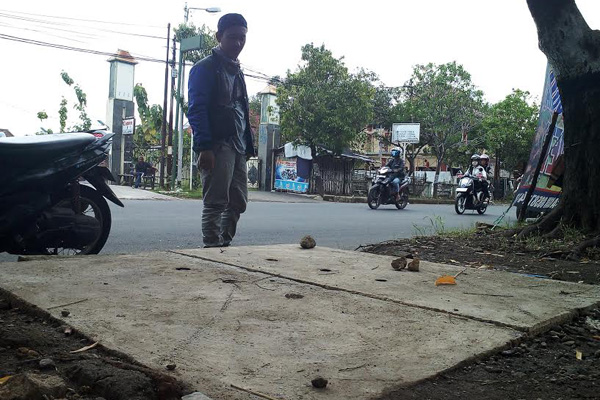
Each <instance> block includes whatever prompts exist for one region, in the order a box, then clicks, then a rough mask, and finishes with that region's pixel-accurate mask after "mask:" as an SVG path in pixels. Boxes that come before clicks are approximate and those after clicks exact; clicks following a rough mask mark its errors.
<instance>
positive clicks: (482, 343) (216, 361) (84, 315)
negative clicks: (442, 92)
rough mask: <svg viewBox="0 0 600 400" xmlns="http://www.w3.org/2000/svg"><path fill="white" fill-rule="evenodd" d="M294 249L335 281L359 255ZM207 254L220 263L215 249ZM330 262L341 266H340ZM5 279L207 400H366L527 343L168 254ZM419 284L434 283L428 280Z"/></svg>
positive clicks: (42, 268)
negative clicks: (169, 372) (322, 381)
mask: <svg viewBox="0 0 600 400" xmlns="http://www.w3.org/2000/svg"><path fill="white" fill-rule="evenodd" d="M287 249H289V248H286V247H275V248H273V247H272V248H270V250H269V249H268V248H262V249H259V250H258V251H257V252H252V251H251V249H241V248H240V249H227V250H226V251H225V253H223V255H226V256H227V257H232V258H229V262H231V261H235V260H237V258H233V256H234V255H235V254H238V256H237V257H240V256H244V257H246V256H248V257H250V256H252V257H255V258H256V259H257V260H258V259H260V258H261V257H263V258H264V256H265V255H266V254H269V256H271V257H277V258H279V259H282V260H283V259H286V260H287V259H288V258H287V257H288V256H285V257H284V254H282V253H285V252H286V251H287ZM290 251H291V253H290V254H291V255H290V256H289V257H291V258H290V260H291V259H294V258H296V257H299V256H302V257H304V259H305V260H306V257H307V256H308V255H310V257H309V259H310V260H312V261H310V262H311V263H313V262H314V259H313V258H311V257H316V256H317V255H318V254H322V256H323V257H326V256H327V254H329V257H328V258H327V257H326V258H327V259H328V260H329V261H328V263H327V266H328V267H330V268H331V269H332V270H334V271H335V270H341V268H342V266H343V265H344V263H346V262H349V261H350V260H354V261H353V262H356V260H358V259H360V258H361V257H362V256H361V255H358V254H355V253H351V252H350V253H348V254H333V253H331V252H332V250H325V249H318V250H315V251H312V252H311V253H301V254H295V252H294V251H293V250H291V249H290ZM273 252H275V253H276V254H275V255H273V254H272V253H273ZM203 254H204V255H205V256H210V257H213V258H217V255H218V254H219V250H218V249H217V250H216V251H215V252H204V253H203ZM259 255H260V256H259ZM292 256H293V257H292ZM333 256H335V257H336V258H337V257H341V258H340V260H339V262H338V261H335V260H334V258H333ZM246 261H247V260H246ZM263 261H264V260H263ZM342 261H343V263H342ZM236 262H238V261H236ZM382 262H383V261H382ZM280 263H281V264H282V266H283V265H284V263H283V262H280ZM256 264H258V262H256ZM261 264H262V263H261ZM285 264H286V265H287V267H286V268H287V270H285V272H286V273H288V274H290V275H292V271H291V268H292V266H293V267H294V268H299V272H300V273H302V271H303V267H302V266H301V265H300V264H298V263H296V264H294V263H291V261H290V262H289V263H288V262H286V263H285ZM313 266H314V265H313ZM373 266H374V264H372V263H370V264H369V267H368V268H373ZM281 268H283V267H279V269H281ZM264 269H267V268H266V267H265V268H264ZM379 269H381V270H382V271H381V273H382V275H381V276H387V274H384V271H383V268H382V267H380V268H379ZM427 269H429V267H426V268H425V270H427ZM304 271H306V273H307V274H309V275H310V276H307V277H304V278H307V279H308V278H309V277H310V278H311V279H313V278H314V279H315V280H318V279H319V278H326V279H329V282H328V285H331V284H335V279H337V278H340V282H341V283H340V285H341V284H342V283H343V282H345V281H344V280H343V277H344V276H345V274H342V273H341V271H340V273H338V274H333V275H324V276H320V275H318V273H317V274H313V273H312V272H310V271H311V270H310V269H308V270H304ZM313 275H314V276H313ZM0 276H1V278H0V287H1V288H2V289H4V290H7V291H10V292H12V293H13V294H14V295H16V296H19V297H20V298H22V299H24V300H26V301H27V302H29V303H32V304H35V305H37V306H39V307H41V308H43V309H46V310H48V312H49V313H51V314H52V315H53V316H55V317H57V318H61V319H64V320H65V321H66V322H67V323H69V324H71V325H72V326H74V327H76V328H77V329H79V330H81V331H83V332H84V333H86V334H87V335H89V336H91V337H92V338H93V339H96V340H98V341H100V342H101V343H102V344H103V345H104V346H107V347H109V348H112V349H115V350H119V351H122V352H124V353H127V354H129V355H131V356H132V357H134V358H136V359H137V360H138V361H140V362H142V363H144V364H146V365H148V366H151V367H156V368H164V366H165V365H166V364H167V363H175V364H176V365H177V369H176V370H175V371H174V374H176V375H178V376H179V377H180V378H182V379H183V380H184V381H186V382H188V383H189V384H190V385H192V387H193V388H195V389H196V390H198V391H200V392H201V393H203V394H205V395H206V396H208V397H210V398H212V399H254V398H255V397H253V396H252V395H249V394H247V393H245V392H242V391H239V390H237V389H234V388H232V387H231V385H232V384H234V385H237V386H240V387H243V388H247V389H251V390H254V391H257V392H261V393H264V394H267V395H268V396H271V397H272V398H282V399H325V398H326V399H340V400H341V399H366V398H369V397H371V396H373V395H377V394H379V393H381V392H382V391H383V390H384V389H385V388H388V387H390V386H396V385H398V384H403V383H410V382H414V381H417V380H421V379H424V378H427V377H430V376H432V375H434V374H436V373H439V372H440V371H443V370H446V369H448V368H450V367H452V366H455V365H456V364H457V363H460V362H461V361H464V360H466V359H469V358H471V357H473V356H475V355H478V354H482V353H485V352H489V351H492V350H495V349H498V348H500V347H502V346H504V345H505V344H506V343H508V342H509V341H511V340H514V339H517V338H519V337H520V335H522V333H520V332H518V331H515V330H513V329H511V328H507V327H502V326H496V325H494V324H490V323H483V322H479V321H475V320H472V319H467V318H462V317H457V316H453V315H450V314H447V313H442V312H435V311H431V310H424V309H420V308H417V307H407V306H405V305H402V304H400V303H398V302H394V301H387V300H380V299H377V298H373V297H374V296H373V297H367V296H364V295H361V294H354V293H349V292H348V291H343V290H329V289H326V288H323V287H319V286H315V285H314V284H303V283H300V282H295V281H292V280H289V279H284V278H278V277H273V276H270V275H266V274H263V273H258V272H251V271H245V270H242V269H240V268H237V267H232V266H229V265H225V264H222V263H216V262H211V261H205V260H202V259H198V258H194V257H190V256H184V255H178V254H173V253H153V254H148V255H127V256H91V257H84V258H73V259H70V260H65V259H57V260H46V261H30V262H23V263H3V264H1V265H0ZM399 276H400V275H398V277H399ZM407 276H408V275H407ZM414 276H421V278H420V279H425V278H427V280H428V281H429V279H428V278H429V277H430V276H433V275H432V273H428V272H424V273H421V274H420V275H414ZM390 277H391V276H390ZM355 278H356V279H355V280H360V279H370V276H360V275H356V276H355ZM374 288H375V287H373V289H374ZM396 290H398V289H397V288H396ZM413 293H414V292H413ZM425 295H426V294H421V296H425ZM382 297H383V296H382ZM65 304H70V305H65ZM63 309H68V310H69V311H70V312H71V315H70V316H69V317H68V318H62V317H61V316H60V313H61V310H63ZM319 375H320V376H323V377H325V378H327V379H328V380H329V382H330V384H329V386H328V387H327V389H325V390H317V389H313V388H312V387H311V386H310V381H311V379H313V378H315V377H316V376H319Z"/></svg>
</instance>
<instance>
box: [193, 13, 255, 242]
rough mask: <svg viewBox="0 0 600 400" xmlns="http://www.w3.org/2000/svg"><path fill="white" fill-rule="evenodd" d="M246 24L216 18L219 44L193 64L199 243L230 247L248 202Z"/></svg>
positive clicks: (240, 18)
mask: <svg viewBox="0 0 600 400" xmlns="http://www.w3.org/2000/svg"><path fill="white" fill-rule="evenodd" d="M247 31H248V25H247V23H246V20H245V19H244V17H243V16H241V15H240V14H226V15H224V16H222V17H221V19H219V23H218V26H217V40H218V41H219V46H218V47H215V48H214V49H213V50H212V54H211V55H210V56H208V57H206V58H204V59H203V60H201V61H199V62H197V63H196V65H194V66H193V67H192V69H191V71H190V78H189V84H188V91H189V96H188V97H189V109H188V114H187V117H188V120H189V122H190V125H191V127H192V129H193V132H194V151H195V152H196V153H199V154H200V156H199V158H198V168H200V174H201V178H202V190H203V192H202V198H203V200H204V209H203V211H202V239H203V241H204V247H219V246H229V244H230V243H231V240H232V239H233V237H234V236H235V232H236V226H237V222H238V220H239V218H240V214H242V213H243V212H244V211H245V210H246V203H247V202H248V176H247V170H246V160H247V158H248V157H251V156H254V155H255V149H254V145H253V140H252V131H251V129H250V119H249V106H248V94H247V91H246V83H245V80H244V75H243V73H242V71H241V69H240V62H239V61H238V55H239V54H240V52H241V51H242V49H243V48H244V45H245V44H246V33H247Z"/></svg>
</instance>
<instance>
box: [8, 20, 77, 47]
mask: <svg viewBox="0 0 600 400" xmlns="http://www.w3.org/2000/svg"><path fill="white" fill-rule="evenodd" d="M0 26H4V27H6V28H10V29H20V30H23V31H30V32H37V33H43V34H45V35H50V36H53V37H56V38H59V39H65V40H71V41H73V42H78V43H84V42H83V41H81V40H77V39H74V38H69V37H66V36H60V35H55V34H53V33H50V32H47V31H41V30H38V29H33V28H25V27H21V26H14V25H10V24H6V23H4V22H0Z"/></svg>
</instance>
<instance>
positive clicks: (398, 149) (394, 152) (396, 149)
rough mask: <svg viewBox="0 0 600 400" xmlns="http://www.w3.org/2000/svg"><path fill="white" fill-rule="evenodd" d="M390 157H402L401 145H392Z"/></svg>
mask: <svg viewBox="0 0 600 400" xmlns="http://www.w3.org/2000/svg"><path fill="white" fill-rule="evenodd" d="M392 157H394V158H396V157H402V148H401V147H394V148H393V149H392Z"/></svg>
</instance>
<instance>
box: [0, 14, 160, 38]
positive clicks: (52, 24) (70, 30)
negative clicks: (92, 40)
mask: <svg viewBox="0 0 600 400" xmlns="http://www.w3.org/2000/svg"><path fill="white" fill-rule="evenodd" d="M0 18H7V19H14V20H17V21H25V22H31V23H35V24H42V25H50V26H46V28H47V29H54V30H58V31H63V32H69V33H76V34H80V35H83V36H88V37H94V36H95V37H98V35H92V34H90V33H89V32H82V31H77V30H72V29H61V28H57V27H56V26H63V27H69V26H71V27H75V28H84V29H87V30H88V31H89V30H96V31H100V32H104V33H113V34H118V35H127V36H136V37H142V38H149V39H160V40H166V39H167V38H166V37H163V36H156V35H146V34H142V33H132V32H122V31H115V30H112V29H103V28H98V27H95V26H79V25H73V24H65V23H57V22H54V21H44V20H40V19H33V18H26V17H21V16H18V15H10V14H3V13H1V12H0Z"/></svg>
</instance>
